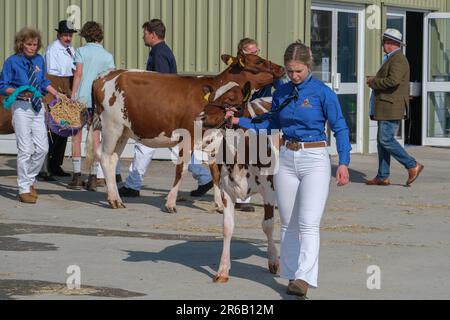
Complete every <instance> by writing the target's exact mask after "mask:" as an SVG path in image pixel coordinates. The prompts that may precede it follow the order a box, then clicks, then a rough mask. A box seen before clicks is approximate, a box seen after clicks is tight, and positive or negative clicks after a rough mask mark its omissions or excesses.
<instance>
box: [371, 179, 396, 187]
mask: <svg viewBox="0 0 450 320" xmlns="http://www.w3.org/2000/svg"><path fill="white" fill-rule="evenodd" d="M390 184H391V180H389V179H384V180H382V179H378V178H374V179H372V180H366V185H368V186H389V185H390Z"/></svg>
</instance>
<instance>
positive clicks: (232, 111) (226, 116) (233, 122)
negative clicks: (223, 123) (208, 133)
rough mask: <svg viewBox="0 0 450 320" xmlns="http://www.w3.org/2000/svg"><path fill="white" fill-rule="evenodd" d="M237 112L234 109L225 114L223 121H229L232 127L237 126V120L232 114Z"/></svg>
mask: <svg viewBox="0 0 450 320" xmlns="http://www.w3.org/2000/svg"><path fill="white" fill-rule="evenodd" d="M235 112H237V110H236V108H232V109H230V110H229V111H227V113H225V119H231V123H232V124H233V125H237V124H239V118H235V117H234V113H235Z"/></svg>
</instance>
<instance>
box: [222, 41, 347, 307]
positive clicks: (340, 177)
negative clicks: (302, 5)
mask: <svg viewBox="0 0 450 320" xmlns="http://www.w3.org/2000/svg"><path fill="white" fill-rule="evenodd" d="M284 62H285V67H286V73H287V75H288V77H289V78H290V80H291V81H290V82H288V83H286V84H284V85H282V86H281V87H279V88H278V89H277V90H276V91H275V93H274V96H273V108H272V112H270V113H269V114H265V115H264V117H265V118H261V119H259V120H260V121H258V123H255V121H254V120H252V119H248V118H234V117H233V112H229V113H228V114H227V117H229V118H231V121H232V123H233V124H235V125H239V126H241V127H243V128H246V129H254V130H256V131H259V130H271V129H275V130H281V131H282V132H283V143H282V146H281V150H280V161H279V170H278V172H277V173H276V174H275V176H274V184H275V191H276V194H277V200H278V208H279V211H280V217H281V250H280V253H281V256H280V262H281V276H282V277H283V278H285V279H288V280H289V285H288V287H287V293H288V294H291V295H297V296H298V297H300V298H306V294H307V292H308V289H309V288H311V287H312V288H316V287H317V286H318V274H319V249H320V222H321V220H322V216H323V214H324V211H325V206H326V203H327V199H328V192H329V187H330V180H331V163H330V157H329V154H328V151H327V146H328V143H327V141H328V137H327V135H326V132H327V130H326V129H325V124H326V123H327V122H328V123H329V125H330V128H331V129H332V130H333V132H334V134H335V137H336V142H337V150H338V153H339V167H338V169H337V173H336V180H337V181H336V182H337V184H338V185H339V186H345V185H347V184H348V183H349V173H348V165H349V163H350V151H351V145H350V136H349V130H348V127H347V124H346V122H345V119H344V117H343V115H342V111H341V107H340V104H339V100H338V98H337V95H336V93H334V92H333V91H332V90H331V89H330V88H328V87H327V86H326V85H325V84H324V83H323V82H322V81H320V80H318V79H315V78H314V77H313V76H312V72H311V68H312V54H311V50H310V48H309V47H307V46H305V45H304V44H302V43H301V42H296V43H293V44H291V45H290V46H289V47H288V48H287V49H286V52H285V56H284Z"/></svg>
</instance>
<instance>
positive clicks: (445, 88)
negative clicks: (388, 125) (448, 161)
mask: <svg viewBox="0 0 450 320" xmlns="http://www.w3.org/2000/svg"><path fill="white" fill-rule="evenodd" d="M442 18H443V19H449V21H450V12H435V13H428V14H425V15H424V32H423V38H424V39H423V80H422V106H423V107H422V109H423V110H422V112H423V114H422V121H423V122H422V145H424V146H437V147H448V146H450V137H448V138H431V137H428V124H429V122H428V120H429V119H428V115H429V112H428V108H429V106H428V93H430V92H447V93H449V94H450V81H446V82H431V81H429V80H428V73H429V64H428V58H429V49H430V46H429V40H430V39H429V35H430V33H429V21H430V19H442Z"/></svg>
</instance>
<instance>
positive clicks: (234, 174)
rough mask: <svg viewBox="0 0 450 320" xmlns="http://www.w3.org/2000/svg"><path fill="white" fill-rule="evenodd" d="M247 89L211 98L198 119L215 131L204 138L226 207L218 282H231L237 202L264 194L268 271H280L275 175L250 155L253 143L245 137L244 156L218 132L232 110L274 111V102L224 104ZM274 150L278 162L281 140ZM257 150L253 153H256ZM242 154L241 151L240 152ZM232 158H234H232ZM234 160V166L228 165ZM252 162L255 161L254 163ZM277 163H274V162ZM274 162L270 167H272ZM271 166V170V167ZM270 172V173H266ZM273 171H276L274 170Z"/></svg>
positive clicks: (260, 139) (275, 140)
mask: <svg viewBox="0 0 450 320" xmlns="http://www.w3.org/2000/svg"><path fill="white" fill-rule="evenodd" d="M205 90H207V91H211V93H213V90H212V89H211V88H205ZM248 90H249V89H248V86H247V87H244V89H241V88H240V87H239V86H238V85H237V84H236V85H235V86H234V87H232V88H231V89H230V90H229V91H228V92H226V93H225V94H223V95H222V96H221V99H220V101H218V100H216V99H215V97H214V95H213V94H212V95H211V97H212V98H211V100H210V103H209V104H208V105H207V106H206V107H205V111H204V113H202V114H201V115H200V117H199V119H201V120H202V121H203V125H204V127H206V128H214V129H215V130H211V131H209V132H207V133H205V136H204V145H203V147H204V151H205V152H206V153H208V154H209V155H210V156H211V157H212V158H215V159H214V160H213V162H215V163H216V165H217V167H218V170H219V172H220V192H221V195H222V201H223V205H224V215H223V235H224V240H223V241H224V242H223V250H222V257H221V260H220V266H219V270H218V272H217V275H216V277H215V279H214V281H215V282H218V283H225V282H227V281H228V279H229V271H230V268H231V258H230V254H231V253H230V246H231V238H232V235H233V232H234V226H235V223H234V212H235V211H234V206H235V203H236V200H237V199H238V198H240V199H247V198H248V197H250V196H252V195H255V194H257V193H259V194H261V195H262V197H263V200H264V219H263V222H262V229H263V231H264V233H265V234H266V236H267V241H268V265H269V271H270V272H271V273H273V274H276V273H278V271H279V260H278V250H277V248H276V246H275V242H274V238H273V233H274V225H275V221H274V208H275V205H276V196H275V190H274V184H273V175H272V174H268V172H269V173H270V172H271V171H270V170H271V169H270V168H268V167H267V164H266V165H265V166H264V165H262V164H261V162H260V161H259V158H258V156H256V158H255V157H253V156H252V155H251V154H250V150H252V149H251V148H250V145H249V143H250V141H251V139H250V140H249V139H248V138H245V137H244V139H245V140H244V141H245V144H244V145H245V148H244V149H243V150H244V153H245V154H244V155H242V154H241V155H239V154H237V153H236V151H237V149H236V147H235V145H233V144H232V145H230V144H228V143H227V139H226V138H225V136H224V134H225V133H224V132H223V130H221V131H219V130H218V128H219V127H220V128H221V127H222V125H223V123H224V119H225V113H226V112H227V111H228V110H230V109H231V108H235V109H237V112H238V113H239V115H243V116H247V117H248V116H251V117H254V116H256V115H258V114H261V113H265V112H268V111H270V109H271V106H272V105H271V100H270V99H264V100H260V101H256V102H255V101H254V102H246V101H245V100H246V99H245V98H243V100H244V103H243V104H242V106H240V107H236V106H233V105H229V104H228V105H227V104H223V101H225V100H226V98H227V96H236V95H239V92H240V91H241V94H242V97H248V96H249V92H248ZM267 139H268V137H256V139H255V140H253V142H255V143H258V145H259V143H261V142H262V144H266V145H267V144H268V143H269V140H267ZM272 142H273V148H272V149H273V150H272V151H269V152H268V154H267V156H268V157H270V158H271V159H275V156H276V152H277V149H278V142H279V137H278V136H277V137H274V138H273V139H272ZM257 149H258V148H255V149H253V150H256V152H258V150H257ZM241 151H242V150H241ZM230 154H231V156H230ZM230 159H231V162H227V161H229V160H230ZM250 159H256V161H253V162H252V161H251V160H250ZM272 161H273V162H275V160H272ZM273 162H271V163H273ZM269 166H270V167H271V168H272V166H271V164H269ZM265 169H268V170H265ZM272 169H274V168H272Z"/></svg>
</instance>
